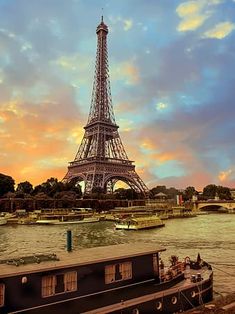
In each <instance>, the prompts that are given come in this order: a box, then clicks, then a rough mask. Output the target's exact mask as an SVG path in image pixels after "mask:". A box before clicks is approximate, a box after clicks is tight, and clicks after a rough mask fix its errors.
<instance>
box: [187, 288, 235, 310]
mask: <svg viewBox="0 0 235 314" xmlns="http://www.w3.org/2000/svg"><path fill="white" fill-rule="evenodd" d="M185 313H188V314H220V313H221V314H222V313H223V314H234V313H235V293H231V294H228V295H225V296H220V297H218V298H215V299H213V300H212V301H211V302H209V303H207V304H204V305H201V306H200V307H198V308H195V309H191V310H189V311H186V312H185Z"/></svg>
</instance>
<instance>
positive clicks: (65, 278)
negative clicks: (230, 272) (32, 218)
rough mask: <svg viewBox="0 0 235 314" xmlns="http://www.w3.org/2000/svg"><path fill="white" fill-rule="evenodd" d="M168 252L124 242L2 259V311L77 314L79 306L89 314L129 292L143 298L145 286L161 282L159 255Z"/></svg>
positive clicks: (118, 299) (80, 311)
mask: <svg viewBox="0 0 235 314" xmlns="http://www.w3.org/2000/svg"><path fill="white" fill-rule="evenodd" d="M164 250H165V249H163V248H156V246H155V245H154V244H146V243H144V244H120V245H115V246H106V247H96V248H88V249H81V250H78V251H73V252H70V253H66V252H62V253H60V254H59V255H58V256H56V255H55V254H49V255H35V256H31V257H23V258H18V259H17V258H16V259H9V260H2V261H0V313H50V314H52V313H66V314H68V313H71V314H72V313H73V314H74V313H75V312H74V308H75V307H76V308H79V310H78V312H77V313H83V312H84V313H85V312H86V311H88V310H92V309H93V308H98V307H101V306H107V305H109V304H111V303H113V302H115V301H116V302H120V300H122V299H125V295H126V294H127V293H132V294H133V297H135V296H136V297H138V296H141V295H142V294H143V286H142V288H141V289H140V287H139V285H140V284H142V285H143V284H144V285H148V283H149V282H151V283H153V282H154V283H156V284H157V283H159V282H160V276H159V252H162V251H164ZM133 286H135V287H136V288H135V289H133ZM148 289H149V288H148ZM140 290H141V291H140ZM130 291H132V292H130ZM147 292H149V290H146V293H147Z"/></svg>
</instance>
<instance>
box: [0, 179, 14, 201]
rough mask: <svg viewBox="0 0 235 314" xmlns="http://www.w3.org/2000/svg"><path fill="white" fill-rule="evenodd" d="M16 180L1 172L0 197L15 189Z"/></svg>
mask: <svg viewBox="0 0 235 314" xmlns="http://www.w3.org/2000/svg"><path fill="white" fill-rule="evenodd" d="M14 186H15V181H14V179H13V178H12V177H10V176H7V175H5V174H3V173H0V197H1V196H3V195H4V194H6V193H7V192H14V191H15V188H14Z"/></svg>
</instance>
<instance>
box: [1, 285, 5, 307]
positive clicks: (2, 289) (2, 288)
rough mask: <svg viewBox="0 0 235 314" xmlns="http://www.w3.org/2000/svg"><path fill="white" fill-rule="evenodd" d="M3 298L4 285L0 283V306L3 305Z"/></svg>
mask: <svg viewBox="0 0 235 314" xmlns="http://www.w3.org/2000/svg"><path fill="white" fill-rule="evenodd" d="M4 299H5V285H4V284H3V283H0V307H1V306H3V305H4Z"/></svg>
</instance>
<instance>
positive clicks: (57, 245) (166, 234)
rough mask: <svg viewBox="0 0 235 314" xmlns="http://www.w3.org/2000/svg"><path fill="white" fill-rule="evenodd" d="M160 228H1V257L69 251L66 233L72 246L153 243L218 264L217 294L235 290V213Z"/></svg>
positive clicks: (94, 225) (103, 224)
mask: <svg viewBox="0 0 235 314" xmlns="http://www.w3.org/2000/svg"><path fill="white" fill-rule="evenodd" d="M165 223H166V225H165V227H163V228H160V229H150V230H143V231H122V230H115V228H114V223H112V222H105V221H104V222H98V223H88V224H78V225H69V226H68V225H59V226H58V225H54V226H48V225H38V226H37V225H12V226H10V225H9V226H7V225H4V226H0V259H5V258H11V257H16V256H17V257H21V256H25V255H32V254H38V253H55V254H57V255H58V257H59V253H60V252H61V251H64V250H65V249H66V231H67V230H68V228H69V229H70V230H72V234H73V249H74V250H79V249H81V248H82V247H92V246H100V245H111V244H118V243H127V242H129V243H132V242H138V243H139V242H140V241H141V242H152V243H156V247H159V246H163V247H165V248H166V249H167V250H166V252H164V253H162V259H163V260H164V261H165V264H167V261H168V258H169V257H170V256H171V255H177V256H179V258H180V259H181V258H184V257H185V256H190V257H193V258H196V256H197V254H198V252H200V255H201V258H202V259H204V260H205V261H207V262H209V263H211V264H212V266H213V268H214V291H215V295H216V294H218V295H220V294H222V295H225V294H227V293H230V292H235V215H234V214H209V215H199V216H197V217H194V218H187V219H186V218H185V219H170V220H166V221H165Z"/></svg>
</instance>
